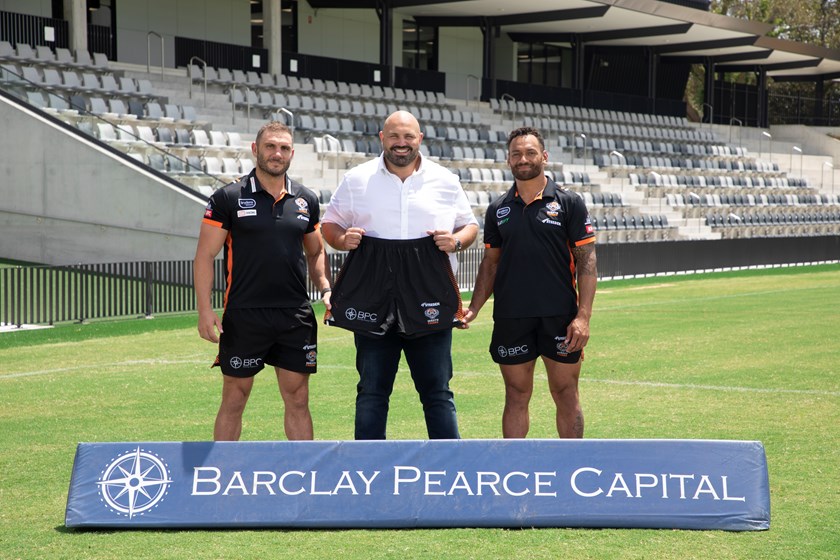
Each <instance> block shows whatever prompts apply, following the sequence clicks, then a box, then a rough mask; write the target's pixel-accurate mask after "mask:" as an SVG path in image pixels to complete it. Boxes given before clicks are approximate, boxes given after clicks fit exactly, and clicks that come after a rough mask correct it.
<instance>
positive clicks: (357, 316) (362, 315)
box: [344, 307, 376, 323]
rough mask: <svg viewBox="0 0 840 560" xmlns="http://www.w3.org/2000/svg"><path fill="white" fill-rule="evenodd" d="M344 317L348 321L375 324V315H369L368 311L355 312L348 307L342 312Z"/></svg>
mask: <svg viewBox="0 0 840 560" xmlns="http://www.w3.org/2000/svg"><path fill="white" fill-rule="evenodd" d="M344 316H345V317H347V319H348V320H349V321H357V320H358V321H364V322H365V323H375V322H376V313H371V312H370V311H356V310H355V309H353V308H352V307H348V308H347V311H345V312H344Z"/></svg>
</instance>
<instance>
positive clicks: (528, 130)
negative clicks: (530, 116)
mask: <svg viewBox="0 0 840 560" xmlns="http://www.w3.org/2000/svg"><path fill="white" fill-rule="evenodd" d="M520 136H533V137H534V138H536V139H537V140H538V141H539V143H540V148H542V149H543V151H545V140H543V137H542V134H540V131H539V130H537V129H536V128H534V127H532V126H522V127H519V128H517V129H515V130H512V131H511V133H510V134H509V135H508V139H507V144H506V146H505V147H506V148H507V149H508V151H510V143H511V142H513V140H514V139H515V138H519V137H520Z"/></svg>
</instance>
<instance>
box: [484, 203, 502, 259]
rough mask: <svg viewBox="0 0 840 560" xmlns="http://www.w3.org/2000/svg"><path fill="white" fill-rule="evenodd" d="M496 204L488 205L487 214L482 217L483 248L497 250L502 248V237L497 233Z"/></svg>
mask: <svg viewBox="0 0 840 560" xmlns="http://www.w3.org/2000/svg"><path fill="white" fill-rule="evenodd" d="M498 207H499V206H498V204H490V205H489V206H488V207H487V213H486V214H485V215H484V246H485V247H491V248H493V249H498V248H499V247H501V246H502V236H501V234H500V233H499V226H498V222H497V221H496V212H497V210H498Z"/></svg>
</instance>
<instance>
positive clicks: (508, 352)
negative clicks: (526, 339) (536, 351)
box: [496, 344, 528, 358]
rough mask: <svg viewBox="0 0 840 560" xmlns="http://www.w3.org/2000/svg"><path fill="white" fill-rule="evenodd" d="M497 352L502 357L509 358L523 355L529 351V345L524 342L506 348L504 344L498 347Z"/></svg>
mask: <svg viewBox="0 0 840 560" xmlns="http://www.w3.org/2000/svg"><path fill="white" fill-rule="evenodd" d="M496 352H498V353H499V357H500V358H507V357H509V356H510V357H513V356H522V355H524V354H527V353H528V345H527V344H523V345H522V346H514V347H513V348H505V347H504V346H499V347H498V348H497V349H496Z"/></svg>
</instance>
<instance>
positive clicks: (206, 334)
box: [198, 310, 223, 343]
mask: <svg viewBox="0 0 840 560" xmlns="http://www.w3.org/2000/svg"><path fill="white" fill-rule="evenodd" d="M217 330H218V331H219V333H222V332H223V331H222V320H221V319H219V316H218V315H216V313H215V311H212V310H211V311H205V312H203V313H202V312H201V311H199V312H198V334H199V336H201V338H203V339H204V340H209V341H210V342H215V343H218V342H219V336H218V335H217V334H216V331H217Z"/></svg>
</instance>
